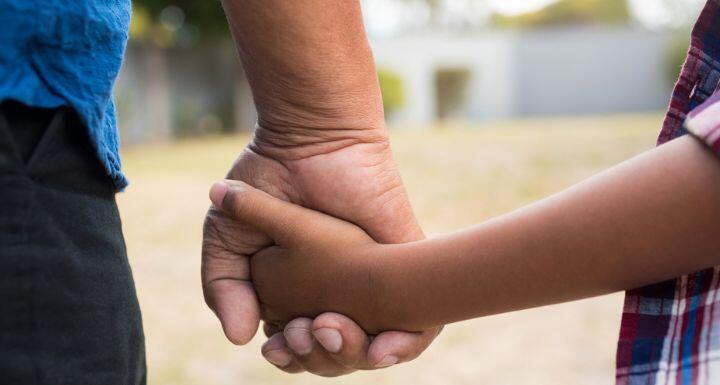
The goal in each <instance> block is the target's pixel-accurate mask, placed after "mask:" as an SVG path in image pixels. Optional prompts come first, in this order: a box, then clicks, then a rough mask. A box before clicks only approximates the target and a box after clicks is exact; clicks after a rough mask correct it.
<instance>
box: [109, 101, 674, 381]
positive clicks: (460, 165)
mask: <svg viewBox="0 0 720 385" xmlns="http://www.w3.org/2000/svg"><path fill="white" fill-rule="evenodd" d="M660 124H661V116H660V115H657V114H652V115H633V116H618V117H602V118H597V117H583V118H562V119H560V118H558V119H554V118H553V119H539V120H538V119H533V120H520V121H512V122H503V123H496V124H492V125H483V126H463V125H447V126H439V127H435V128H433V129H432V130H426V131H412V130H404V131H394V132H393V134H392V143H393V149H394V151H395V156H396V159H397V161H398V163H399V165H400V169H401V171H402V174H403V177H404V179H405V183H406V185H407V187H408V190H409V194H410V197H411V200H412V202H413V205H414V207H415V210H416V212H417V214H418V217H419V219H420V221H421V224H422V225H423V227H424V228H425V229H426V232H427V233H428V234H429V235H432V234H438V233H442V232H447V231H451V230H453V229H456V228H459V227H461V226H467V225H470V224H474V223H477V222H480V221H483V220H485V219H487V218H490V217H492V216H495V215H498V214H501V213H504V212H507V211H509V210H512V209H514V208H517V207H519V206H521V205H523V204H526V203H528V202H531V201H533V200H536V199H539V198H542V197H544V196H547V195H549V194H552V193H554V192H556V191H559V190H560V189H562V188H564V187H567V186H569V185H571V184H572V183H575V182H577V181H579V180H581V179H583V178H585V177H588V176H590V175H593V174H594V173H596V172H598V171H600V170H602V169H604V168H606V167H608V166H611V165H613V164H616V163H618V162H620V161H622V160H624V159H627V158H629V157H631V156H633V155H635V154H638V153H640V152H642V151H644V150H646V149H650V148H652V147H653V145H654V143H655V138H656V135H657V131H658V129H659V127H660ZM247 140H248V137H247V136H242V135H239V136H227V137H217V138H209V139H197V140H187V141H181V142H178V143H172V144H161V145H147V146H139V147H133V148H130V149H127V150H126V151H125V152H124V154H123V155H124V166H125V171H126V173H127V174H128V176H129V178H130V180H131V185H130V187H129V188H128V190H127V192H125V193H123V194H121V195H119V197H118V200H119V204H120V209H121V213H122V217H123V221H124V230H125V236H126V239H127V244H128V251H129V255H130V259H131V263H132V266H133V270H134V272H135V277H136V284H137V289H138V294H139V297H140V302H141V306H142V309H143V317H144V323H145V331H146V339H147V341H146V343H147V353H148V366H149V383H150V384H153V385H166V384H168V385H170V384H173V385H185V384H188V385H189V384H193V385H194V384H213V385H222V384H250V383H258V384H265V385H272V384H323V383H328V384H329V383H333V384H368V383H376V384H382V385H393V384H413V385H425V384H428V385H430V384H432V385H439V384H458V385H460V384H468V385H470V384H472V385H476V384H481V383H487V384H570V383H582V384H609V383H612V381H613V379H614V375H613V364H614V359H615V357H614V350H615V340H616V338H617V333H618V323H619V319H620V311H621V304H622V294H614V295H610V296H605V297H601V298H595V299H591V300H586V301H580V302H575V303H571V304H564V305H559V306H551V307H545V308H540V309H533V310H528V311H524V312H517V313H513V314H506V315H500V316H495V317H488V318H485V319H480V320H474V321H470V322H465V323H462V324H457V325H450V326H448V327H447V328H446V329H445V331H444V332H443V333H442V335H441V336H440V337H439V338H438V340H437V341H436V343H435V344H433V346H432V347H431V348H430V349H429V350H428V351H427V352H426V353H425V354H424V355H423V356H422V357H420V358H419V359H417V360H416V361H414V362H412V363H410V364H405V365H401V366H398V367H396V368H391V369H387V370H382V371H374V372H365V373H358V374H354V375H351V376H349V377H343V378H340V379H333V380H328V379H320V378H318V377H314V376H310V375H294V376H290V375H285V374H283V373H281V372H279V371H277V370H275V369H274V367H272V366H271V365H269V364H267V363H265V361H264V360H263V359H262V358H261V356H260V354H259V348H260V344H261V343H262V340H263V338H261V337H260V336H258V337H256V338H255V340H254V341H253V342H252V343H251V344H250V345H249V346H246V347H236V346H232V345H231V344H230V343H228V342H227V341H226V340H225V339H224V337H223V335H222V331H221V329H220V327H219V323H218V322H217V321H216V319H215V317H214V315H213V314H212V313H211V312H210V311H209V310H208V309H207V308H206V307H205V304H204V302H203V299H202V293H201V290H200V274H199V266H200V241H201V227H202V220H203V216H204V213H205V210H206V209H207V206H208V204H209V200H208V198H207V191H208V189H209V187H210V185H211V183H212V182H213V181H214V180H217V179H219V178H222V177H223V176H224V174H225V172H226V171H227V169H228V167H229V165H230V163H231V162H232V161H233V158H234V157H235V155H237V153H238V152H239V150H240V149H241V148H242V147H243V146H244V145H245V143H246V142H247ZM579 257H580V256H579ZM518 279H523V277H518ZM508 284H512V282H508Z"/></svg>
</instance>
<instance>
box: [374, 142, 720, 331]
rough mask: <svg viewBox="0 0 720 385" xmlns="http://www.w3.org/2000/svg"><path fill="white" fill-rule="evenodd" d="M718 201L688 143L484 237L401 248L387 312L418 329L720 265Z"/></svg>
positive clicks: (523, 213) (708, 165)
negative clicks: (389, 310)
mask: <svg viewBox="0 0 720 385" xmlns="http://www.w3.org/2000/svg"><path fill="white" fill-rule="evenodd" d="M719 191H720V161H719V160H718V159H716V158H715V156H714V155H713V154H711V153H710V151H708V150H707V149H706V148H704V147H703V146H702V145H701V144H700V143H699V142H697V141H696V140H695V139H693V138H690V137H686V138H682V139H678V140H676V141H673V142H671V143H669V144H666V145H664V146H661V147H659V148H657V149H654V150H652V151H649V152H647V153H645V154H643V155H640V156H638V157H636V158H634V159H632V160H630V161H628V162H625V163H623V164H621V165H619V166H617V167H614V168H612V169H610V170H608V171H606V172H604V173H602V174H599V175H598V176H596V177H593V178H591V179H589V180H587V181H585V182H582V183H580V184H578V185H576V186H574V187H572V188H570V189H568V190H566V191H564V192H561V193H559V194H557V195H555V196H552V197H550V198H548V199H545V200H543V201H540V202H538V203H535V204H533V205H530V206H528V207H526V208H523V209H520V210H518V211H516V212H513V213H510V214H508V215H505V216H502V217H500V218H498V219H494V220H492V221H489V222H487V223H485V224H482V225H480V226H477V227H475V228H471V229H469V230H465V231H463V232H459V233H456V234H453V235H449V236H446V237H441V238H436V239H432V240H428V241H422V242H417V243H414V244H411V245H410V246H407V247H403V246H391V247H393V248H394V249H395V254H398V255H397V258H392V259H388V262H387V264H388V266H389V268H388V269H387V271H386V273H387V274H389V275H390V276H393V279H391V280H389V281H387V283H388V285H390V286H391V288H390V290H388V292H389V293H391V295H390V296H389V297H387V298H388V302H389V303H392V305H391V306H388V308H390V309H396V310H395V311H392V312H391V314H392V315H393V317H394V318H395V320H394V322H398V323H401V324H402V326H404V327H406V328H408V329H409V330H414V329H417V328H421V327H425V326H428V325H440V324H445V323H449V322H453V321H459V320H464V319H469V318H473V317H478V316H484V315H490V314H496V313H502V312H507V311H512V310H519V309H525V308H530V307H535V306H542V305H547V304H552V303H559V302H564V301H569V300H575V299H581V298H586V297H591V296H596V295H601V294H606V293H610V292H614V291H618V290H622V289H631V288H634V287H639V286H643V285H646V284H650V283H653V282H658V281H662V280H665V279H670V278H673V277H676V276H679V275H682V274H685V273H690V272H694V271H697V270H700V269H703V268H706V267H710V266H713V265H716V264H720V253H719V252H718V250H720V237H719V236H718V234H717V232H718V229H720V194H719V193H718V192H719ZM416 321H418V323H415V322H416Z"/></svg>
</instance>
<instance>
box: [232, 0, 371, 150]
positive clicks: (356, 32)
mask: <svg viewBox="0 0 720 385" xmlns="http://www.w3.org/2000/svg"><path fill="white" fill-rule="evenodd" d="M222 3H223V7H224V9H225V13H226V15H227V17H228V20H229V23H230V26H231V29H232V33H233V36H234V37H235V41H236V43H237V48H238V52H239V53H240V58H241V61H242V64H243V67H244V69H245V72H246V74H247V77H248V80H249V83H250V86H251V88H252V92H253V97H254V99H255V105H256V108H257V112H258V125H259V130H258V132H257V136H258V137H257V140H256V141H257V143H258V144H259V145H261V146H263V145H271V146H273V147H283V146H296V145H314V144H317V143H318V142H327V141H340V142H342V141H347V140H350V141H352V140H357V138H364V137H365V136H364V135H367V136H368V139H369V140H376V138H375V136H376V135H377V133H376V132H375V131H377V130H381V129H382V128H383V127H384V123H383V122H384V118H383V111H382V99H381V96H380V91H379V86H378V81H377V75H376V72H375V65H374V62H373V57H372V52H371V50H370V46H369V44H368V41H367V38H366V35H365V31H364V27H363V23H362V14H361V10H360V4H359V2H358V1H357V0H344V1H329V0H307V1H285V0H223V1H222Z"/></svg>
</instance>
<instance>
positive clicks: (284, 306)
mask: <svg viewBox="0 0 720 385" xmlns="http://www.w3.org/2000/svg"><path fill="white" fill-rule="evenodd" d="M223 184H224V185H223ZM225 185H226V186H227V187H225ZM225 191H227V192H226V193H225ZM210 195H211V198H212V200H213V202H214V204H215V205H216V206H217V207H218V208H220V209H221V210H223V211H225V212H226V213H228V214H230V215H231V216H232V217H233V218H234V219H236V220H238V221H240V222H244V223H246V224H248V225H250V226H253V227H255V228H257V229H258V230H260V231H262V232H264V233H266V234H267V235H268V236H269V237H270V238H271V239H272V240H273V241H274V242H275V245H273V246H270V247H267V248H265V249H263V250H261V251H259V252H258V253H256V254H255V255H254V256H253V257H252V260H251V276H252V281H253V285H254V287H255V289H256V291H257V294H258V297H259V299H260V303H261V307H262V311H263V318H264V319H265V321H266V322H269V323H271V324H276V325H283V324H285V323H287V322H288V321H290V320H292V319H295V318H297V317H315V316H317V315H319V314H321V313H324V312H327V311H333V312H337V313H341V314H344V315H346V316H348V317H350V318H352V319H353V320H354V321H355V322H357V323H358V324H359V325H360V326H361V327H363V328H364V329H365V330H366V331H367V332H370V333H376V332H379V331H382V330H388V329H396V330H397V328H396V327H393V326H394V325H390V324H389V323H390V322H389V321H388V320H387V319H385V320H383V319H380V318H381V317H383V316H384V315H387V314H388V313H387V312H386V311H383V309H381V307H382V306H383V303H384V301H383V300H382V296H381V288H382V284H381V281H382V280H381V277H380V276H379V273H381V271H380V270H379V264H378V261H379V257H380V256H382V253H383V247H385V246H383V245H380V244H377V243H376V242H375V241H374V240H373V239H372V238H370V236H368V235H367V234H366V233H365V232H364V231H363V230H362V229H360V228H359V227H357V226H355V225H354V224H351V223H348V222H345V221H342V220H340V219H337V218H334V217H331V216H328V215H325V214H322V213H320V212H316V211H313V210H309V209H306V208H303V207H301V206H296V205H293V204H291V203H288V202H285V201H282V200H279V199H276V198H274V197H272V196H270V195H268V194H266V193H265V192H263V191H261V190H257V189H255V188H253V187H251V186H249V185H247V184H245V183H242V182H237V181H225V182H224V183H218V184H216V185H215V186H213V188H212V190H211V193H210Z"/></svg>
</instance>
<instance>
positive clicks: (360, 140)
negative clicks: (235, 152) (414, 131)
mask: <svg viewBox="0 0 720 385" xmlns="http://www.w3.org/2000/svg"><path fill="white" fill-rule="evenodd" d="M389 143H390V142H389V138H388V133H387V129H386V127H385V124H384V122H383V121H382V119H381V120H380V121H379V122H378V121H375V122H370V123H369V124H366V125H364V126H362V127H361V126H360V125H358V124H357V123H354V122H348V121H347V120H344V121H343V119H338V120H337V123H326V124H323V125H312V126H311V125H283V126H278V125H271V124H263V123H262V122H261V121H259V122H258V126H257V128H256V130H255V133H254V135H253V139H252V141H251V142H250V144H249V148H250V149H251V150H252V151H254V152H257V153H258V154H261V155H264V156H268V157H270V158H273V159H276V160H296V159H303V158H309V157H312V156H315V155H321V154H329V153H333V152H336V151H339V150H342V149H345V148H348V147H351V146H355V145H369V146H373V147H375V148H376V149H377V150H378V151H386V150H388V149H389Z"/></svg>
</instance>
